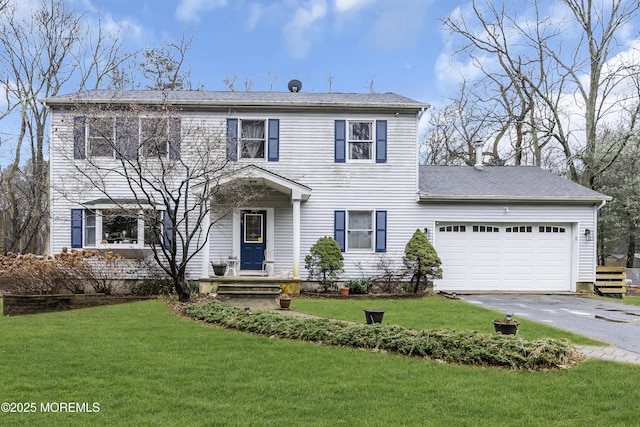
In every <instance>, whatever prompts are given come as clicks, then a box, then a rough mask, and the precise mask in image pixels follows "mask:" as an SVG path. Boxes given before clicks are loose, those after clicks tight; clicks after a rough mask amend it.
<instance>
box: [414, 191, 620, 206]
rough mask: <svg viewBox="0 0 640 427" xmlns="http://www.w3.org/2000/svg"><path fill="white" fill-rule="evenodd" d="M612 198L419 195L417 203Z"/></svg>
mask: <svg viewBox="0 0 640 427" xmlns="http://www.w3.org/2000/svg"><path fill="white" fill-rule="evenodd" d="M610 200H612V197H610V196H605V195H602V196H601V197H592V196H576V197H572V196H495V195H493V196H470V195H462V194H461V195H455V196H454V195H431V194H423V193H421V194H419V197H418V202H448V203H451V202H457V203H515V202H519V203H572V204H598V203H602V202H603V201H610Z"/></svg>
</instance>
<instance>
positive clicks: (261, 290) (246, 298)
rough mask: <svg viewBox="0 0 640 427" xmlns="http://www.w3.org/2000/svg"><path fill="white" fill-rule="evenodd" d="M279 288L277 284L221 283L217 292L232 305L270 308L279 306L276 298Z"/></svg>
mask: <svg viewBox="0 0 640 427" xmlns="http://www.w3.org/2000/svg"><path fill="white" fill-rule="evenodd" d="M280 289H281V286H280V285H277V284H262V283H253V284H241V283H221V284H219V285H218V292H217V294H218V296H220V297H221V298H222V300H223V301H224V302H226V303H227V304H229V305H232V306H234V307H243V308H245V307H249V308H252V309H272V308H276V307H279V305H278V303H277V301H276V298H278V296H279V295H280Z"/></svg>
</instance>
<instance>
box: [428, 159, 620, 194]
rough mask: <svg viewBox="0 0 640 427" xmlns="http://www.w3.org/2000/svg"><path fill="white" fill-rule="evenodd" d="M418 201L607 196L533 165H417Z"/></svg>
mask: <svg viewBox="0 0 640 427" xmlns="http://www.w3.org/2000/svg"><path fill="white" fill-rule="evenodd" d="M419 178H420V200H423V201H429V200H431V201H439V200H449V201H453V200H458V201H504V200H510V201H514V200H522V201H570V202H593V203H595V202H600V201H603V200H610V199H611V198H610V197H609V196H606V195H604V194H601V193H598V192H597V191H593V190H591V189H589V188H587V187H584V186H582V185H579V184H576V183H575V182H572V181H569V180H568V179H566V178H563V177H561V176H558V175H556V174H553V173H551V172H549V171H546V170H544V169H541V168H539V167H535V166H484V169H483V170H477V169H476V168H474V167H471V166H430V165H425V166H420V176H419Z"/></svg>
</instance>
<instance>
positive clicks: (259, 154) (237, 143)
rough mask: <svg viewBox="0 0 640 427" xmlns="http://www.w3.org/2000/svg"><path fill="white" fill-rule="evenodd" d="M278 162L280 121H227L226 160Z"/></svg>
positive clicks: (233, 119)
mask: <svg viewBox="0 0 640 427" xmlns="http://www.w3.org/2000/svg"><path fill="white" fill-rule="evenodd" d="M240 159H247V160H251V159H254V160H255V159H257V160H267V161H269V162H277V161H279V160H280V119H236V118H229V119H227V160H229V161H232V162H235V161H238V160H240Z"/></svg>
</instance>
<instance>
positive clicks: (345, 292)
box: [340, 286, 350, 297]
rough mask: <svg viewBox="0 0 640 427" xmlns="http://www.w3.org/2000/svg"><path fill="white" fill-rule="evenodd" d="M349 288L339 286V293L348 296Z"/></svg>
mask: <svg viewBox="0 0 640 427" xmlns="http://www.w3.org/2000/svg"><path fill="white" fill-rule="evenodd" d="M349 290H350V289H349V287H348V286H340V295H344V296H345V297H346V296H349Z"/></svg>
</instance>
